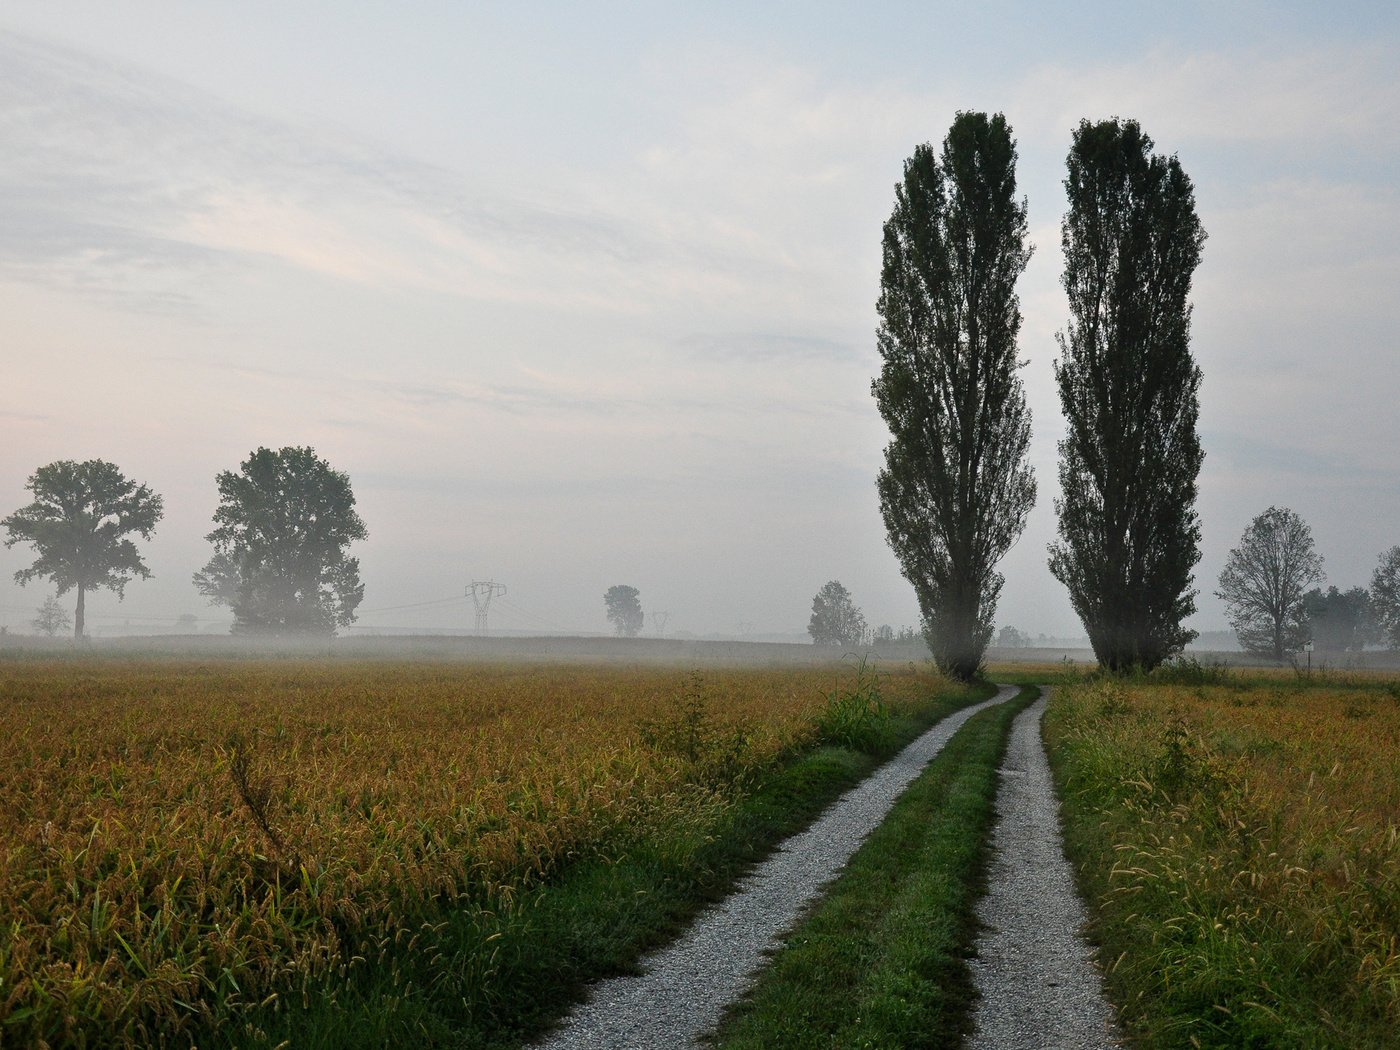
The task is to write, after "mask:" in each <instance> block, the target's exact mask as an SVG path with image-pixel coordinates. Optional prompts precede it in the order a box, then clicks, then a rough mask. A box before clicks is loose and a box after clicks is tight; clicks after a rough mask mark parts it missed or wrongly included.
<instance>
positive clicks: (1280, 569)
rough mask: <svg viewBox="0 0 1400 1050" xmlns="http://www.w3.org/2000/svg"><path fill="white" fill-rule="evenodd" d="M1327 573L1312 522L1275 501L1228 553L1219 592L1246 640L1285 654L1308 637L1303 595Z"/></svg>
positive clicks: (1264, 651) (1277, 655) (1263, 650)
mask: <svg viewBox="0 0 1400 1050" xmlns="http://www.w3.org/2000/svg"><path fill="white" fill-rule="evenodd" d="M1322 578H1323V575H1322V558H1321V557H1319V556H1318V554H1317V552H1316V551H1315V550H1314V549H1313V539H1312V530H1311V529H1309V528H1308V526H1307V523H1306V522H1304V521H1303V519H1302V518H1300V517H1298V515H1297V514H1295V513H1293V511H1291V510H1289V509H1288V508H1287V507H1270V508H1269V509H1268V510H1266V511H1264V513H1262V514H1260V515H1259V516H1258V517H1257V518H1255V519H1254V520H1253V521H1252V522H1250V523H1249V528H1247V529H1245V530H1244V535H1243V536H1241V537H1240V545H1239V546H1238V547H1236V548H1235V549H1234V550H1232V551H1231V552H1230V555H1229V557H1228V558H1226V559H1225V568H1224V569H1223V570H1222V571H1221V573H1220V590H1218V591H1216V592H1215V596H1216V597H1217V598H1220V599H1221V600H1222V601H1224V602H1225V605H1226V607H1227V609H1228V610H1229V616H1230V626H1231V627H1233V628H1234V629H1235V635H1236V637H1238V638H1239V640H1240V645H1241V646H1243V647H1244V648H1245V649H1247V650H1248V651H1249V652H1252V653H1259V654H1261V655H1264V656H1272V657H1273V658H1274V659H1275V660H1282V659H1284V658H1285V657H1286V656H1287V655H1288V654H1289V653H1295V652H1297V651H1298V650H1299V649H1301V648H1302V647H1303V645H1304V644H1305V643H1306V642H1307V640H1308V621H1307V612H1306V609H1305V607H1304V603H1303V595H1304V593H1305V592H1306V590H1307V588H1308V586H1309V585H1310V584H1314V583H1317V582H1319V581H1320V580H1321V579H1322Z"/></svg>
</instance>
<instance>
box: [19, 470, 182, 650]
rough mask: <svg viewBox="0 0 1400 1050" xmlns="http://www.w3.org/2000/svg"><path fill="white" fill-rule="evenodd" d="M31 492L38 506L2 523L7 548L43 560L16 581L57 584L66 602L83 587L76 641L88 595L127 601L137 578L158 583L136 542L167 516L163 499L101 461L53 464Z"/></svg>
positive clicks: (38, 475) (35, 477) (38, 474)
mask: <svg viewBox="0 0 1400 1050" xmlns="http://www.w3.org/2000/svg"><path fill="white" fill-rule="evenodd" d="M25 488H27V489H28V490H29V491H30V493H32V494H33V496H34V502H33V503H31V504H29V505H28V506H27V507H21V508H20V509H19V510H17V511H15V512H14V513H13V514H11V515H10V516H9V517H7V518H5V519H4V520H3V521H0V526H3V527H4V528H5V529H7V530H8V532H9V536H8V538H7V539H6V540H5V546H6V547H13V546H14V545H15V544H17V543H28V544H30V545H31V546H32V547H33V548H34V549H35V551H37V552H38V555H39V557H38V558H37V559H36V560H35V562H34V564H33V565H31V566H30V567H29V568H27V569H21V570H20V571H19V572H16V573H15V580H16V581H17V582H19V583H28V582H29V581H30V580H35V579H43V578H47V579H51V580H52V581H53V583H54V587H55V588H56V589H57V591H58V594H59V596H60V597H61V596H62V595H64V594H66V593H68V592H69V591H70V590H76V591H77V592H78V601H77V606H76V608H75V610H74V614H73V637H74V638H82V637H83V635H84V632H85V630H86V625H85V622H84V621H85V613H86V596H87V592H88V591H91V590H97V589H98V588H107V589H109V590H112V591H115V592H116V595H117V597H118V599H120V598H122V597H123V596H124V593H125V588H126V585H127V584H128V583H129V582H130V581H131V580H133V579H134V578H136V577H138V576H139V577H140V578H141V579H149V578H150V576H151V573H150V570H149V569H147V568H146V563H145V562H144V561H142V560H141V555H140V552H138V551H137V549H136V544H135V543H133V542H132V541H131V540H130V539H129V537H130V536H132V535H133V534H135V535H138V536H140V537H141V538H142V539H144V540H149V539H150V538H151V534H152V533H153V532H154V531H155V527H156V523H157V522H159V521H160V519H161V513H162V508H163V504H162V502H161V498H160V497H159V496H158V495H156V494H155V493H153V492H152V491H151V490H150V489H149V488H147V487H146V486H145V485H138V484H136V482H134V481H129V480H128V479H127V478H126V477H125V476H124V475H123V474H122V472H121V471H120V470H118V469H117V467H116V466H115V465H114V464H112V463H108V462H106V461H105V460H100V459H89V460H86V461H84V462H82V463H78V462H75V461H73V460H69V459H64V460H59V461H58V462H55V463H50V464H48V465H47V466H43V467H40V468H39V469H38V470H36V471H35V472H34V473H33V474H32V475H31V476H30V478H29V480H28V482H26V483H25Z"/></svg>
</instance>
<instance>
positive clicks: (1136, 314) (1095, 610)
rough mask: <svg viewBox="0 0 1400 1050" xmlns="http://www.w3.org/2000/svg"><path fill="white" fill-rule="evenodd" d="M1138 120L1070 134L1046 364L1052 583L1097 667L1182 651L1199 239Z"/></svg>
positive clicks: (1172, 169)
mask: <svg viewBox="0 0 1400 1050" xmlns="http://www.w3.org/2000/svg"><path fill="white" fill-rule="evenodd" d="M1152 145H1153V143H1152V139H1150V138H1149V137H1148V136H1147V135H1145V134H1144V133H1143V131H1142V129H1141V128H1140V127H1139V126H1138V124H1137V122H1136V121H1131V120H1127V121H1120V120H1118V119H1117V118H1115V119H1113V120H1105V121H1101V122H1099V123H1097V124H1093V123H1090V122H1089V121H1087V120H1086V121H1082V122H1081V123H1080V125H1079V127H1078V129H1076V131H1075V132H1074V141H1073V145H1072V146H1071V147H1070V152H1069V159H1068V166H1069V174H1068V177H1067V178H1066V179H1065V190H1066V192H1067V194H1068V197H1069V211H1068V213H1067V214H1066V215H1065V218H1064V223H1063V225H1062V227H1061V240H1062V243H1063V246H1064V254H1065V272H1064V278H1063V281H1064V287H1065V291H1066V293H1068V296H1069V307H1070V322H1069V330H1068V333H1060V334H1059V335H1058V336H1057V339H1058V341H1059V344H1060V352H1061V355H1062V356H1061V358H1060V360H1058V361H1056V362H1055V379H1056V381H1057V382H1058V384H1059V391H1060V404H1061V406H1062V407H1063V409H1064V414H1065V419H1066V421H1067V422H1068V424H1069V428H1068V432H1067V434H1066V435H1065V438H1064V440H1063V441H1061V442H1060V489H1061V492H1062V498H1061V499H1060V500H1058V501H1057V502H1056V504H1055V509H1056V510H1057V511H1058V513H1059V518H1060V526H1059V528H1060V537H1061V541H1062V542H1060V543H1056V544H1052V545H1051V547H1050V552H1051V558H1050V571H1051V572H1053V573H1054V574H1055V576H1056V577H1057V578H1058V579H1059V580H1060V582H1061V583H1063V584H1064V585H1065V586H1066V587H1067V588H1068V589H1069V594H1070V600H1071V602H1072V603H1073V604H1074V609H1075V612H1077V613H1078V614H1079V618H1080V619H1081V620H1082V621H1083V622H1084V627H1085V629H1086V630H1087V631H1088V634H1089V641H1090V642H1091V644H1092V645H1093V647H1094V654H1095V655H1096V656H1097V657H1098V660H1099V663H1100V664H1101V665H1103V666H1104V667H1107V668H1109V669H1111V670H1114V671H1120V670H1125V669H1127V668H1131V667H1140V668H1143V669H1150V668H1152V667H1155V666H1156V665H1157V664H1159V663H1161V662H1162V661H1163V660H1165V659H1167V658H1168V657H1170V656H1172V655H1174V654H1175V653H1178V652H1180V651H1181V649H1182V648H1183V647H1184V646H1185V645H1186V643H1187V642H1189V641H1190V640H1191V639H1192V638H1194V637H1195V632H1194V631H1188V630H1186V629H1185V628H1184V627H1183V626H1182V621H1183V620H1185V618H1186V617H1187V616H1189V615H1190V614H1191V613H1193V612H1194V611H1195V609H1196V604H1195V596H1196V591H1194V590H1192V589H1191V584H1192V582H1193V577H1192V572H1191V570H1192V569H1193V568H1194V566H1195V565H1196V562H1197V561H1199V560H1200V550H1199V546H1200V539H1201V530H1200V523H1199V517H1198V515H1197V514H1196V510H1195V504H1196V477H1197V475H1198V474H1199V473H1200V469H1201V460H1202V458H1203V453H1202V451H1201V443H1200V439H1199V438H1198V436H1197V434H1196V418H1197V414H1198V401H1197V391H1198V390H1199V388H1200V384H1201V370H1200V369H1199V368H1197V367H1196V362H1195V360H1194V359H1193V358H1192V356H1191V350H1190V337H1191V305H1190V303H1189V302H1188V301H1187V297H1188V296H1189V295H1190V292H1191V277H1192V275H1193V274H1194V273H1195V270H1196V266H1197V264H1198V263H1199V262H1200V258H1201V248H1202V245H1203V244H1204V243H1205V238H1206V235H1205V231H1204V230H1203V229H1202V227H1201V223H1200V220H1199V219H1198V218H1197V217H1196V199H1195V192H1194V190H1193V188H1192V185H1191V180H1190V179H1189V178H1187V176H1186V173H1185V172H1184V171H1183V170H1182V168H1181V165H1180V163H1178V161H1177V159H1176V157H1174V156H1173V157H1164V156H1162V155H1160V154H1154V153H1152Z"/></svg>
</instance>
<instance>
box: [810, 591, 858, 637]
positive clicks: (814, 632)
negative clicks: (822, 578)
mask: <svg viewBox="0 0 1400 1050" xmlns="http://www.w3.org/2000/svg"><path fill="white" fill-rule="evenodd" d="M807 633H808V634H810V635H811V636H812V641H813V642H814V643H815V644H817V645H859V644H860V642H861V641H862V639H863V638H864V637H865V616H864V614H863V613H862V612H861V611H860V610H859V609H858V608H856V604H855V602H853V601H852V600H851V592H850V591H848V590H846V588H845V587H843V586H842V585H841V583H840V582H839V581H837V580H831V581H829V582H828V583H826V584H825V585H823V587H822V589H821V590H819V591H818V592H817V593H816V596H815V597H814V598H813V599H812V618H811V619H810V620H808V621H807Z"/></svg>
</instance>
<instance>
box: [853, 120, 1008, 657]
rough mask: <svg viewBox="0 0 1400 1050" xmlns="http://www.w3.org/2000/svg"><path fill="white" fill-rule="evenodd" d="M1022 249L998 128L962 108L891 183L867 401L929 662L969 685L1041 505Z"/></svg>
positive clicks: (883, 506)
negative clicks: (1024, 362) (1025, 377)
mask: <svg viewBox="0 0 1400 1050" xmlns="http://www.w3.org/2000/svg"><path fill="white" fill-rule="evenodd" d="M1030 253H1031V249H1030V246H1029V245H1028V244H1027V243H1026V204H1025V201H1024V199H1021V200H1018V199H1017V198H1016V147H1015V143H1014V142H1013V141H1012V138H1011V129H1010V128H1009V127H1008V125H1007V123H1006V119H1005V118H1004V117H1003V116H1002V115H1001V114H997V115H996V116H994V117H988V116H987V115H986V114H985V113H959V114H958V115H957V118H956V119H955V120H954V121H953V125H952V127H951V128H950V129H949V131H948V135H947V137H946V138H945V139H944V140H943V150H942V154H941V158H939V157H935V155H934V151H933V147H932V146H931V145H928V144H924V145H922V146H919V147H917V148H916V149H915V150H914V155H913V156H912V157H911V158H910V159H909V160H908V161H906V162H905V165H904V180H903V182H902V183H901V184H900V185H898V186H896V187H895V207H894V212H893V214H892V215H891V216H890V219H889V221H888V222H886V223H885V231H884V260H883V266H882V270H881V275H880V299H879V302H878V303H877V309H878V310H879V313H880V328H879V332H878V335H877V339H878V345H879V350H880V356H881V357H882V358H883V364H882V366H881V370H880V375H879V377H878V378H877V379H876V380H875V382H874V383H873V385H872V392H873V393H874V395H875V400H876V403H877V404H878V406H879V409H880V414H881V416H883V417H884V420H885V423H886V424H887V425H888V426H889V429H890V435H891V440H890V444H889V445H888V447H887V448H886V449H885V469H884V470H882V471H881V472H880V476H879V480H878V483H877V485H878V490H879V494H880V511H881V513H882V514H883V515H884V519H885V527H886V530H887V534H888V538H889V543H890V547H891V548H892V549H893V550H894V552H895V555H896V557H898V559H899V562H900V567H901V569H902V570H903V573H904V575H905V577H906V578H907V579H908V580H909V582H910V583H911V584H913V586H914V592H915V594H916V596H917V597H918V600H919V608H920V610H921V611H922V613H923V617H924V624H925V636H926V637H927V639H928V641H929V645H930V648H931V649H932V651H933V655H934V658H935V659H936V660H937V662H938V665H939V666H940V667H941V668H942V669H943V670H944V671H945V672H947V673H949V674H952V675H954V676H956V677H958V678H964V679H968V678H972V677H973V676H975V675H976V674H977V672H978V670H979V669H980V668H981V666H982V657H983V654H984V653H985V652H986V648H987V643H988V641H989V640H990V639H991V636H992V617H993V614H994V613H995V611H996V603H997V597H998V595H999V594H1000V593H1001V586H1002V582H1003V579H1002V576H1001V574H999V573H998V572H997V571H996V568H995V567H996V563H997V562H998V561H999V560H1000V559H1001V558H1002V556H1003V555H1004V554H1005V553H1006V552H1007V551H1008V550H1009V549H1010V548H1011V545H1012V544H1013V543H1015V542H1016V538H1017V537H1018V536H1019V535H1020V534H1021V530H1022V529H1023V528H1024V527H1025V524H1026V515H1027V514H1028V513H1029V512H1030V508H1031V506H1032V505H1033V504H1034V502H1035V478H1034V476H1033V475H1032V473H1031V470H1030V467H1029V466H1028V464H1027V463H1026V451H1027V448H1028V447H1029V444H1030V414H1029V412H1028V411H1027V409H1026V396H1025V389H1024V385H1023V384H1022V382H1021V379H1020V376H1019V374H1018V368H1019V362H1018V361H1017V359H1016V340H1017V336H1018V334H1019V332H1020V328H1021V308H1020V302H1019V300H1018V299H1017V297H1016V279H1017V278H1018V277H1019V276H1020V275H1021V272H1022V271H1023V270H1024V269H1025V268H1026V262H1027V260H1028V259H1029V258H1030Z"/></svg>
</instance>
